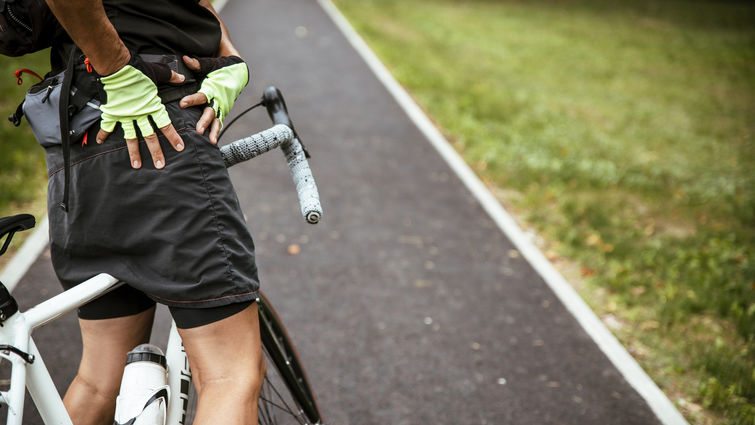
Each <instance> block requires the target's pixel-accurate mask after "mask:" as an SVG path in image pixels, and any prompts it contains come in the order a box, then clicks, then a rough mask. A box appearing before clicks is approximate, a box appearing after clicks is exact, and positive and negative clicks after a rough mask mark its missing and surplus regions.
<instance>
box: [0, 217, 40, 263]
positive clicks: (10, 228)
mask: <svg viewBox="0 0 755 425" xmlns="http://www.w3.org/2000/svg"><path fill="white" fill-rule="evenodd" d="M35 224H36V220H34V216H33V215H31V214H18V215H13V216H10V217H3V218H0V240H2V239H3V238H4V237H5V235H8V238H7V239H6V240H5V243H4V244H3V247H2V248H0V255H3V253H5V250H6V249H8V245H10V240H11V238H13V234H14V233H16V232H19V231H21V230H27V229H31V228H32V227H34V225H35Z"/></svg>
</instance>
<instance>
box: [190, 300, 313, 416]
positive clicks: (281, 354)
mask: <svg viewBox="0 0 755 425" xmlns="http://www.w3.org/2000/svg"><path fill="white" fill-rule="evenodd" d="M258 301H259V302H258V307H259V317H260V336H261V338H262V351H263V352H264V355H265V363H266V364H267V372H266V374H265V382H264V383H263V384H262V392H261V394H260V399H259V402H258V404H257V409H258V412H259V413H258V418H259V423H260V425H289V424H291V425H305V424H306V425H316V424H322V422H323V421H322V415H321V414H320V408H319V406H318V405H317V399H315V396H314V393H313V392H312V388H311V387H310V385H309V380H308V379H307V375H306V373H305V372H304V368H303V367H302V365H301V362H300V361H299V356H298V355H297V354H296V349H295V348H294V345H293V344H292V343H291V338H289V336H288V332H286V328H285V327H284V326H283V323H282V322H281V320H280V317H279V316H278V313H277V312H276V311H275V309H274V308H273V306H272V304H270V301H268V299H267V297H265V294H263V293H262V292H260V297H259V300H258ZM195 413H196V391H195V390H194V385H192V386H191V391H190V397H189V408H188V411H187V421H186V423H188V424H190V423H192V422H193V421H194V415H195Z"/></svg>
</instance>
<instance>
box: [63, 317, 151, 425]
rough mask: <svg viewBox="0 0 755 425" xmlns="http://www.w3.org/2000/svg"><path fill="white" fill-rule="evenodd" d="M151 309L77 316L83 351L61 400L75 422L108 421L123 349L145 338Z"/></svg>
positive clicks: (95, 424)
mask: <svg viewBox="0 0 755 425" xmlns="http://www.w3.org/2000/svg"><path fill="white" fill-rule="evenodd" d="M154 316H155V309H154V307H153V308H150V309H149V310H147V311H144V312H141V313H138V314H135V315H133V316H126V317H118V318H114V319H102V320H84V319H79V325H80V326H81V339H82V342H83V345H84V351H83V353H82V355H81V364H79V371H78V375H76V377H75V378H74V379H73V382H71V386H69V387H68V391H67V392H66V395H65V397H64V398H63V404H64V405H65V406H66V410H68V414H69V415H70V416H71V420H72V421H73V423H74V424H75V425H111V424H112V423H113V418H114V415H115V398H116V397H117V396H118V390H119V389H120V385H121V378H122V377H123V368H124V367H125V366H126V353H128V352H129V351H130V350H131V349H132V348H134V347H136V346H137V345H139V344H143V343H145V342H149V336H150V332H151V330H152V321H153V319H154Z"/></svg>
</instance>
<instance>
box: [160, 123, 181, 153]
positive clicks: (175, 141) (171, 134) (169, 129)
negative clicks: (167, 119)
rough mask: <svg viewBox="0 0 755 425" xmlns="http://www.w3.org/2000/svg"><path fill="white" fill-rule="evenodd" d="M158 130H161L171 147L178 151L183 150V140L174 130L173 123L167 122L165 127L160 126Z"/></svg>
mask: <svg viewBox="0 0 755 425" xmlns="http://www.w3.org/2000/svg"><path fill="white" fill-rule="evenodd" d="M160 131H162V133H163V135H164V136H165V138H166V139H168V142H170V144H171V145H173V148H174V149H175V150H177V151H179V152H181V151H182V150H184V141H183V139H181V136H180V135H179V134H178V132H177V131H176V129H175V127H173V124H168V125H166V126H165V127H163V128H161V129H160Z"/></svg>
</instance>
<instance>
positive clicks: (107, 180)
mask: <svg viewBox="0 0 755 425" xmlns="http://www.w3.org/2000/svg"><path fill="white" fill-rule="evenodd" d="M47 3H48V4H49V6H50V8H51V9H52V11H53V13H54V14H55V16H56V17H57V18H58V20H59V21H60V23H61V24H62V25H63V27H64V28H65V30H66V33H67V34H68V36H70V39H66V40H58V41H57V42H56V43H55V44H54V45H53V49H52V53H51V62H52V64H53V68H58V69H60V68H63V67H66V66H67V65H68V61H71V60H78V56H77V55H76V54H71V51H72V49H74V48H75V46H78V48H80V49H81V52H83V55H85V56H86V63H87V66H88V67H91V68H93V69H90V71H91V72H93V73H94V75H99V76H100V78H99V79H98V80H97V79H90V81H92V82H91V84H95V85H97V86H98V89H99V90H100V92H101V93H102V94H103V95H102V96H101V101H102V106H101V108H100V109H101V111H102V118H101V121H100V125H99V128H97V127H98V126H96V125H94V126H93V127H92V128H90V129H89V130H88V132H87V135H86V137H85V138H84V139H83V140H77V141H75V143H71V147H70V166H69V167H63V166H62V164H64V161H63V159H62V158H63V154H64V152H63V148H62V147H61V146H50V147H46V154H47V160H48V168H49V169H50V181H49V188H48V214H49V219H50V240H51V245H50V246H51V254H52V261H53V266H54V268H55V272H56V274H57V276H58V278H59V279H60V281H61V283H62V284H63V286H64V287H65V288H69V287H71V286H72V285H75V284H76V283H78V282H81V281H83V280H86V279H88V278H90V277H92V276H94V275H96V274H98V273H101V272H106V273H110V274H112V275H113V276H116V277H118V278H119V279H121V280H123V281H124V282H126V284H127V285H124V286H122V287H121V288H119V289H117V290H116V291H114V292H111V293H110V294H107V295H106V296H104V297H102V298H100V299H97V300H95V301H93V302H92V303H90V304H87V305H86V306H84V307H82V308H81V309H80V310H79V323H80V326H81V335H82V340H83V355H82V359H81V363H80V366H79V369H78V374H77V376H76V377H75V379H74V380H73V382H72V383H71V385H70V387H69V388H68V391H67V392H66V394H65V397H64V404H65V406H66V408H67V410H68V412H69V414H70V416H71V418H72V420H73V422H74V424H76V425H84V424H112V423H113V412H114V407H115V398H116V396H117V393H118V389H119V384H120V379H121V376H122V373H123V367H124V365H125V359H126V353H127V352H128V351H129V350H130V349H131V348H133V347H135V346H136V345H138V344H141V343H144V342H147V340H148V339H149V335H150V331H151V326H152V321H153V317H154V311H155V302H160V303H163V304H166V305H167V306H168V307H169V308H170V310H171V313H172V315H173V318H174V320H175V321H176V324H177V326H178V328H179V333H180V335H181V338H182V339H183V343H184V347H185V349H186V353H187V355H188V358H189V363H190V365H191V369H192V373H193V375H194V378H195V385H196V388H197V391H198V395H199V404H198V411H197V416H196V420H195V424H198V425H202V424H219V423H223V424H242V423H244V424H249V423H255V424H256V423H257V398H258V396H259V391H260V388H261V385H262V379H263V376H264V368H265V365H264V359H263V357H262V351H261V344H260V337H259V325H258V318H257V309H256V305H255V303H254V302H253V301H254V299H255V298H256V293H257V290H258V287H259V284H258V276H257V268H256V265H255V262H254V245H253V242H252V238H251V236H250V234H249V232H248V230H247V227H246V224H245V221H244V218H243V214H242V212H241V211H240V206H239V203H238V200H237V198H236V194H235V192H234V191H233V188H232V186H231V183H230V180H229V177H228V173H227V171H226V169H225V167H224V165H223V160H222V158H221V155H220V153H219V151H218V149H217V147H216V146H215V143H216V142H217V134H218V131H219V129H220V127H221V125H222V121H223V119H224V118H225V116H226V115H227V113H228V111H229V110H230V108H231V107H232V105H233V102H234V101H235V99H236V97H237V96H238V95H239V93H240V92H241V90H242V89H243V88H244V86H245V85H246V84H247V82H248V78H249V74H248V69H247V67H246V64H245V63H244V62H243V61H242V59H241V58H240V55H239V52H238V51H237V50H236V48H235V47H234V46H233V44H232V43H231V40H230V38H229V37H228V32H227V30H226V28H225V26H224V25H223V23H222V22H221V21H220V18H219V17H218V16H217V14H216V13H215V10H214V9H213V7H212V6H211V5H210V3H209V1H208V0H149V1H143V0H47ZM74 44H75V46H74ZM74 52H76V51H75V50H74ZM155 63H158V65H155ZM170 63H172V64H173V67H174V68H175V69H173V70H171V69H170V67H169V66H167V65H165V64H170ZM159 64H162V65H159ZM77 65H78V64H77ZM168 71H170V72H168ZM177 71H178V72H177ZM74 81H75V84H80V82H79V81H78V80H74ZM100 84H101V86H100ZM78 88H81V87H78ZM93 140H94V141H96V143H91V141H93ZM87 141H89V142H88V143H87ZM147 158H151V163H148V162H150V161H149V160H148V159H147ZM66 173H69V179H70V187H71V192H70V197H69V198H68V199H64V200H63V201H64V203H65V206H66V208H61V207H59V203H60V200H61V198H62V197H64V196H63V193H64V186H65V178H64V176H65V174H66ZM65 193H67V191H66V192H65Z"/></svg>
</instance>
